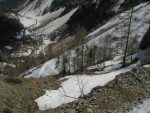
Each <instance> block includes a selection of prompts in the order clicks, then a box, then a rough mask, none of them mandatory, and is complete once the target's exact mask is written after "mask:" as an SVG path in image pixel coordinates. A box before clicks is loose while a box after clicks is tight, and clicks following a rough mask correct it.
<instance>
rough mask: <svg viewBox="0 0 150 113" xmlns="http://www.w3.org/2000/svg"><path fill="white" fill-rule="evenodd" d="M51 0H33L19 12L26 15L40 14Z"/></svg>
mask: <svg viewBox="0 0 150 113" xmlns="http://www.w3.org/2000/svg"><path fill="white" fill-rule="evenodd" d="M52 2H53V0H42V1H40V0H34V1H33V2H32V3H30V4H29V5H28V6H27V7H25V8H24V9H23V10H22V11H21V12H20V14H22V15H24V16H26V17H33V18H34V17H35V16H41V15H42V14H43V12H44V10H46V9H47V8H49V7H50V6H51V4H52Z"/></svg>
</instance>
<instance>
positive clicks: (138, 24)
mask: <svg viewBox="0 0 150 113" xmlns="http://www.w3.org/2000/svg"><path fill="white" fill-rule="evenodd" d="M130 12H131V11H126V12H124V13H121V14H119V15H118V16H116V17H114V18H112V19H111V20H109V21H108V22H107V23H106V24H105V25H103V26H102V27H100V28H98V29H97V30H95V31H93V32H92V33H90V34H89V35H88V36H87V39H88V40H89V42H88V45H89V46H94V45H99V40H102V39H104V38H106V37H108V36H110V38H112V39H113V38H115V40H114V42H113V45H116V43H118V41H120V40H124V41H125V40H126V36H127V29H128V25H129V15H130ZM149 19H150V4H149V2H148V3H144V4H140V5H138V6H137V7H135V8H134V13H133V18H132V25H131V33H130V38H132V39H136V40H137V41H138V43H139V42H140V41H141V40H142V38H143V36H144V35H145V33H146V31H147V29H148V28H149V25H150V23H149ZM121 52H122V51H121Z"/></svg>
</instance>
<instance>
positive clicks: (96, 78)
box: [35, 65, 136, 110]
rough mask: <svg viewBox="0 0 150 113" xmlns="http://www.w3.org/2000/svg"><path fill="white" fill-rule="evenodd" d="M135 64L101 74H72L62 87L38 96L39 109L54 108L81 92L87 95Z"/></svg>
mask: <svg viewBox="0 0 150 113" xmlns="http://www.w3.org/2000/svg"><path fill="white" fill-rule="evenodd" d="M135 67H136V65H132V66H129V67H127V68H124V69H119V70H116V71H112V72H110V73H107V74H101V75H91V76H87V75H77V76H75V75H73V76H68V77H65V78H63V79H66V78H67V79H68V80H66V81H65V82H63V83H62V85H61V86H62V87H60V88H59V89H58V90H52V91H46V94H45V95H43V96H41V97H39V98H38V99H36V100H35V101H36V102H37V104H38V106H39V109H40V110H47V109H49V108H56V107H58V106H60V105H62V104H65V103H69V102H72V101H75V100H76V99H78V98H79V97H80V96H82V94H84V95H87V94H88V93H90V92H91V90H92V89H93V88H95V87H97V86H104V85H105V84H107V83H108V82H110V81H112V80H114V79H115V77H116V76H117V75H119V74H121V73H126V72H128V71H130V70H132V69H133V68H135ZM81 89H82V91H81Z"/></svg>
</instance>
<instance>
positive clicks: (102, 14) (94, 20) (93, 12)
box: [68, 0, 116, 30]
mask: <svg viewBox="0 0 150 113" xmlns="http://www.w3.org/2000/svg"><path fill="white" fill-rule="evenodd" d="M115 3H116V1H111V0H100V2H99V3H98V4H97V3H93V2H88V3H87V4H83V5H82V6H81V7H80V8H79V9H78V11H77V12H76V13H75V14H74V15H73V16H72V17H71V18H70V20H69V22H68V26H69V29H71V30H73V29H74V28H75V27H76V25H80V26H84V27H85V28H86V29H87V30H91V29H92V28H94V27H96V26H97V25H98V24H100V23H103V22H104V21H107V20H108V19H109V18H111V17H112V16H113V15H114V12H112V10H111V9H112V7H113V5H115Z"/></svg>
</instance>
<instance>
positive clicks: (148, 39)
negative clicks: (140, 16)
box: [140, 27, 150, 50]
mask: <svg viewBox="0 0 150 113" xmlns="http://www.w3.org/2000/svg"><path fill="white" fill-rule="evenodd" d="M148 47H150V27H149V29H148V31H147V33H146V34H145V36H144V38H143V41H142V42H141V44H140V49H142V50H143V49H147V48H148Z"/></svg>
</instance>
